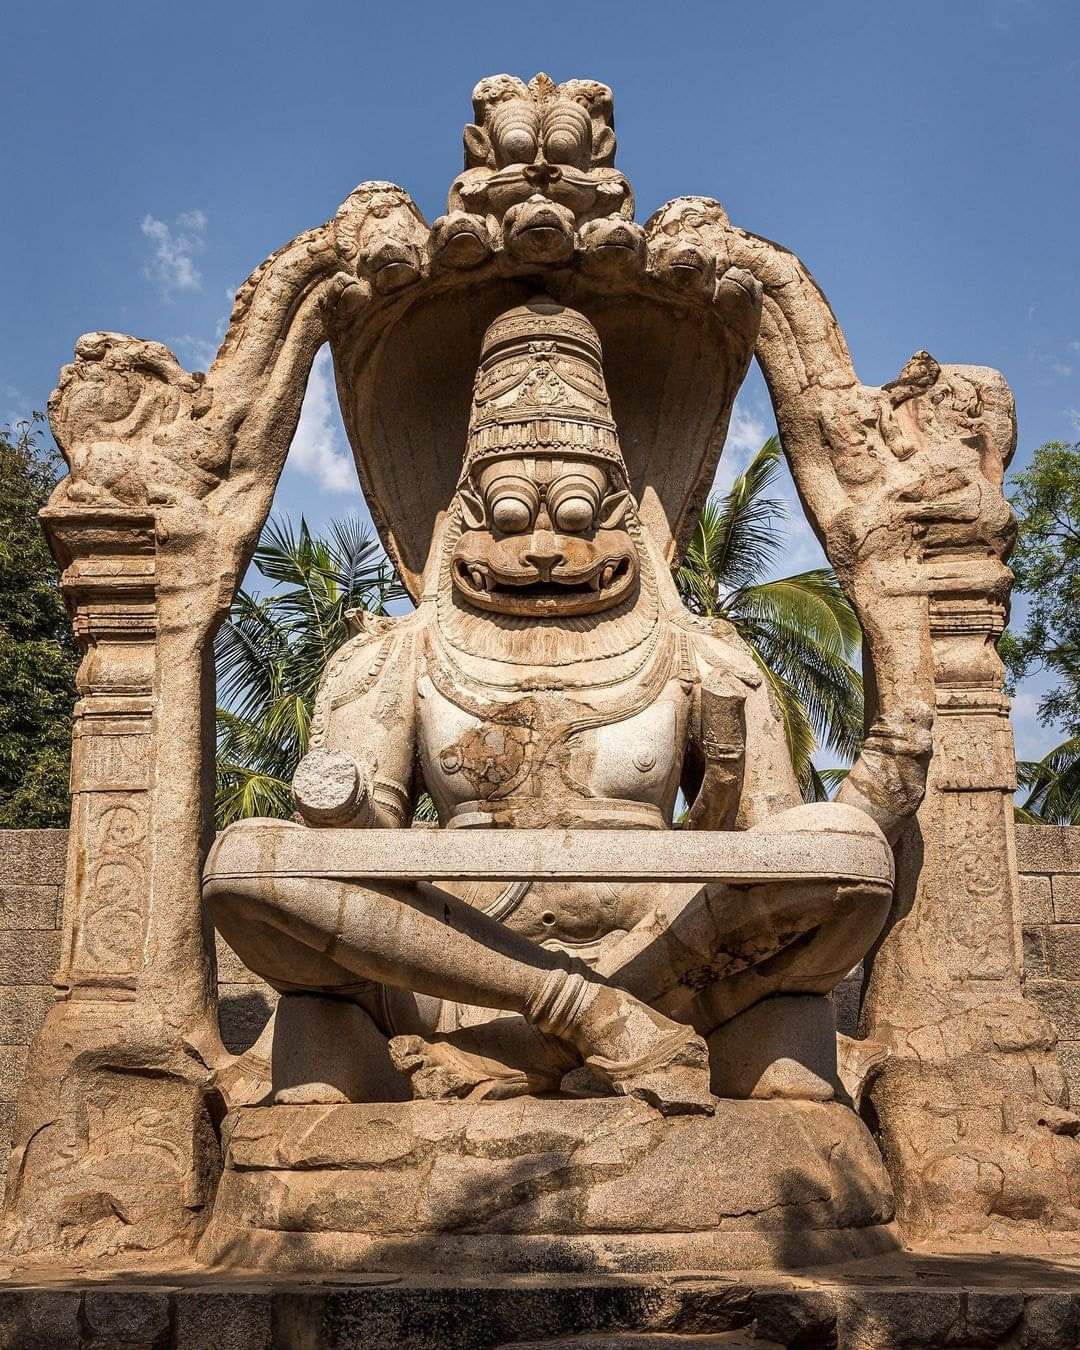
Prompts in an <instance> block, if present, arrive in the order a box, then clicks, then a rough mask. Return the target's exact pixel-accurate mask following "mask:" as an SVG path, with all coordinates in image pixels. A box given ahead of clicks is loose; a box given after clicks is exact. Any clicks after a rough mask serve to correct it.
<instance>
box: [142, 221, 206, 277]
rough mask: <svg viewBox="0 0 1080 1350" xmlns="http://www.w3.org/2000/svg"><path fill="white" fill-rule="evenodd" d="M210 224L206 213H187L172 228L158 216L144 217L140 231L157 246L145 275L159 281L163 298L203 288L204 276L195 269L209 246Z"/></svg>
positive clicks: (154, 247)
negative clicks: (200, 256) (206, 245)
mask: <svg viewBox="0 0 1080 1350" xmlns="http://www.w3.org/2000/svg"><path fill="white" fill-rule="evenodd" d="M206 225H207V220H206V213H205V212H204V211H183V212H181V214H180V215H179V216H177V218H176V220H175V221H174V223H173V225H172V226H169V225H167V224H166V223H165V221H163V220H158V218H157V217H156V216H151V215H146V216H144V217H143V220H142V224H141V226H140V227H139V228H140V229H141V231H142V233H143V235H144V236H145V237H146V238H147V239H148V240H149V241H150V243H151V245H152V246H153V257H152V258H151V260H150V261H149V262H148V263H147V264H146V265H145V267H144V268H143V275H144V276H145V277H146V278H147V279H148V280H149V281H156V282H157V284H158V285H159V286H160V287H161V291H162V294H163V295H165V296H169V295H171V294H172V293H173V291H197V290H200V289H201V288H202V274H201V273H200V272H199V269H198V268H197V267H196V266H195V262H194V255H195V254H196V253H201V252H202V250H203V248H204V247H205V244H206Z"/></svg>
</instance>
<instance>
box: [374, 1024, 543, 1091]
mask: <svg viewBox="0 0 1080 1350" xmlns="http://www.w3.org/2000/svg"><path fill="white" fill-rule="evenodd" d="M466 1036H467V1033H462V1032H457V1033H452V1034H451V1035H450V1036H447V1037H443V1038H440V1039H439V1040H431V1041H427V1040H424V1038H423V1037H422V1036H395V1037H394V1038H393V1039H392V1040H391V1042H390V1058H391V1059H392V1060H393V1061H394V1066H395V1068H397V1069H398V1071H399V1072H400V1073H403V1074H404V1075H405V1076H406V1078H408V1079H409V1084H410V1086H411V1088H412V1094H413V1097H414V1099H417V1098H418V1099H422V1100H426V1101H446V1100H466V1101H505V1100H506V1099H507V1098H509V1097H523V1096H529V1095H532V1096H535V1095H536V1094H538V1093H541V1092H556V1091H557V1090H558V1087H559V1079H560V1077H561V1067H560V1068H556V1069H554V1070H548V1071H546V1072H545V1071H544V1070H542V1069H532V1068H529V1069H524V1068H521V1069H519V1068H512V1067H510V1066H509V1065H506V1064H504V1063H502V1062H501V1061H500V1060H497V1059H492V1058H491V1057H490V1056H488V1055H484V1054H482V1053H480V1052H479V1051H478V1050H476V1049H470V1048H468V1043H467V1040H466ZM462 1041H465V1043H464V1044H462V1043H461V1042H462Z"/></svg>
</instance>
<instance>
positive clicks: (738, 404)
mask: <svg viewBox="0 0 1080 1350" xmlns="http://www.w3.org/2000/svg"><path fill="white" fill-rule="evenodd" d="M774 430H775V428H774V427H773V426H772V425H771V423H768V422H766V421H765V419H764V418H763V417H761V416H760V415H759V413H758V411H757V409H756V408H755V406H754V405H753V404H749V403H747V402H746V401H745V400H743V399H741V398H737V399H736V400H735V406H734V408H732V410H731V424H730V425H729V427H728V434H727V446H728V448H730V449H732V450H734V451H735V453H736V454H738V455H752V454H754V453H756V452H757V451H758V450H760V449H761V447H762V446H763V445H764V444H765V442H766V441H767V440H768V439H769V437H770V436H771V435H772V434H773V431H774Z"/></svg>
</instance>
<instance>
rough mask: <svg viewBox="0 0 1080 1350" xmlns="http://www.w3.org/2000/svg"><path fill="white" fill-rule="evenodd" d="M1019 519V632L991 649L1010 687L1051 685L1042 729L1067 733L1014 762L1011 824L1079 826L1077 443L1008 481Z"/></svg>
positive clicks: (1046, 450) (1041, 453) (1047, 453)
mask: <svg viewBox="0 0 1080 1350" xmlns="http://www.w3.org/2000/svg"><path fill="white" fill-rule="evenodd" d="M1010 483H1011V487H1012V492H1011V493H1010V497H1011V500H1012V504H1013V508H1014V510H1015V511H1016V514H1017V517H1018V518H1019V527H1018V530H1017V538H1016V548H1015V550H1014V552H1013V555H1012V559H1011V561H1010V566H1011V567H1012V569H1013V572H1014V574H1015V576H1016V589H1017V591H1019V592H1021V593H1022V594H1023V595H1024V596H1025V597H1026V599H1027V613H1026V616H1025V621H1024V625H1023V627H1022V628H1021V629H1009V630H1007V631H1006V632H1005V634H1004V635H1003V636H1002V639H1001V642H1000V643H999V644H998V646H999V650H1000V652H1001V655H1002V658H1003V660H1004V661H1005V665H1006V668H1007V669H1008V672H1009V684H1010V688H1015V686H1016V684H1017V682H1018V681H1019V680H1022V679H1024V678H1025V677H1026V676H1029V675H1034V674H1043V675H1047V676H1049V677H1050V678H1051V681H1052V683H1051V686H1050V688H1049V690H1048V691H1047V692H1046V693H1045V694H1044V695H1043V697H1042V699H1041V700H1040V702H1039V707H1038V718H1039V721H1040V722H1041V723H1042V724H1043V725H1044V726H1054V727H1061V728H1063V729H1064V730H1065V731H1066V732H1067V736H1066V738H1065V739H1064V740H1063V741H1062V742H1061V744H1059V745H1056V746H1055V747H1054V748H1053V749H1052V750H1050V751H1049V752H1048V753H1047V754H1046V755H1044V756H1043V758H1042V759H1041V760H1033V761H1026V760H1025V761H1021V762H1020V763H1019V764H1018V765H1017V778H1018V781H1019V784H1020V787H1021V789H1023V790H1025V791H1026V794H1027V795H1026V797H1025V798H1024V800H1023V802H1022V803H1021V804H1020V805H1019V806H1018V807H1017V808H1016V811H1017V818H1018V819H1020V820H1025V821H1031V822H1033V823H1039V822H1046V823H1048V824H1055V825H1077V824H1080V442H1074V443H1073V444H1071V445H1070V444H1068V443H1067V442H1065V441H1048V442H1047V443H1046V444H1045V445H1041V446H1039V448H1038V449H1037V450H1036V451H1035V454H1034V456H1033V457H1032V461H1031V465H1030V467H1029V468H1027V469H1025V470H1024V471H1023V472H1022V473H1017V474H1013V475H1012V478H1011V480H1010Z"/></svg>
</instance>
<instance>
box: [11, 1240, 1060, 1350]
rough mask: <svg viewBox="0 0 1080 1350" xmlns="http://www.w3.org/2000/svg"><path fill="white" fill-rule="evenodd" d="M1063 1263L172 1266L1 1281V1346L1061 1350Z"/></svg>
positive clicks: (909, 1259)
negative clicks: (428, 1270) (652, 1268)
mask: <svg viewBox="0 0 1080 1350" xmlns="http://www.w3.org/2000/svg"><path fill="white" fill-rule="evenodd" d="M1077 1268H1078V1267H1077V1258H1076V1257H1075V1256H1074V1257H1072V1258H1070V1259H1067V1260H1066V1259H1061V1260H1057V1261H1054V1260H1049V1259H1041V1260H1040V1259H1038V1258H1033V1257H1009V1256H1003V1255H1001V1254H991V1253H987V1252H982V1253H976V1252H974V1251H972V1252H969V1253H968V1254H967V1255H966V1256H965V1255H963V1254H961V1253H950V1254H940V1255H934V1254H933V1253H927V1252H919V1253H916V1254H914V1255H911V1254H907V1253H903V1254H894V1255H892V1256H885V1257H878V1258H874V1259H873V1260H872V1261H864V1262H856V1263H852V1264H850V1265H845V1266H840V1267H832V1268H829V1269H826V1270H819V1271H813V1272H808V1273H806V1274H804V1275H789V1276H786V1277H783V1279H782V1280H779V1279H778V1278H777V1277H776V1276H770V1275H768V1274H767V1273H752V1272H736V1271H731V1272H726V1273H723V1274H714V1275H708V1274H705V1273H703V1272H700V1271H696V1272H693V1271H683V1272H674V1273H671V1274H665V1275H662V1276H647V1277H642V1276H638V1277H628V1276H614V1277H612V1276H606V1277H605V1276H588V1275H580V1274H579V1275H570V1276H567V1275H557V1274H545V1275H542V1276H503V1277H484V1276H480V1277H477V1276H476V1275H475V1274H474V1275H473V1276H472V1277H470V1278H464V1279H459V1280H455V1279H453V1278H447V1277H446V1276H440V1275H429V1276H426V1277H419V1278H415V1279H414V1278H411V1277H405V1276H394V1275H367V1276H365V1275H356V1274H343V1275H338V1276H335V1277H334V1278H333V1279H332V1280H327V1281H325V1282H321V1281H319V1280H317V1279H306V1280H302V1281H300V1280H297V1281H289V1280H279V1281H275V1282H269V1281H267V1280H265V1279H262V1280H260V1279H258V1278H255V1279H253V1280H246V1281H243V1282H241V1281H239V1280H236V1279H235V1278H234V1279H233V1280H231V1281H230V1280H229V1279H228V1278H227V1277H226V1278H224V1279H223V1278H222V1277H220V1276H219V1277H215V1276H213V1275H211V1274H206V1273H204V1274H201V1275H199V1274H191V1273H188V1274H181V1275H177V1276H173V1277H171V1278H170V1279H168V1280H160V1281H155V1280H154V1279H153V1278H150V1279H147V1278H146V1277H144V1278H143V1280H142V1282H141V1283H140V1284H136V1283H134V1282H131V1281H125V1280H123V1279H118V1280H114V1281H112V1282H110V1283H109V1284H108V1285H106V1286H102V1285H101V1284H100V1283H86V1282H85V1281H80V1282H78V1283H75V1284H73V1285H71V1286H69V1287H66V1288H56V1287H53V1288H49V1289H29V1288H25V1287H10V1286H9V1287H7V1288H6V1289H5V1290H4V1291H2V1292H0V1347H5V1350H6V1347H9V1346H10V1347H26V1346H29V1347H31V1350H35V1348H37V1347H42V1348H43V1347H50V1350H52V1347H59V1350H64V1348H65V1347H72V1350H74V1347H78V1350H315V1347H316V1346H317V1347H318V1348H319V1350H357V1347H359V1346H362V1347H363V1350H511V1347H514V1346H518V1347H525V1346H530V1347H544V1348H545V1350H554V1348H555V1347H559V1350H571V1348H572V1350H582V1348H583V1347H593V1350H613V1348H614V1347H623V1348H624V1350H625V1347H634V1350H650V1347H651V1350H687V1348H688V1347H691V1346H699V1345H700V1346H703V1347H725V1346H726V1347H732V1346H734V1347H738V1346H746V1347H748V1350H749V1348H750V1347H757V1346H760V1347H761V1350H768V1348H769V1347H782V1348H783V1350H825V1348H826V1347H828V1348H829V1350H949V1348H950V1347H951V1350H977V1348H978V1350H995V1348H998V1350H1069V1348H1070V1347H1073V1346H1075V1345H1076V1344H1077V1343H1078V1341H1080V1324H1078V1320H1077V1319H1078V1314H1080V1293H1078V1292H1077V1279H1076V1276H1077ZM163 1314H164V1315H165V1316H166V1317H167V1319H168V1320H167V1322H166V1323H165V1324H164V1325H163ZM155 1329H156V1334H154V1335H152V1336H150V1335H143V1336H141V1337H140V1339H128V1338H121V1337H122V1336H126V1337H131V1336H133V1335H134V1336H139V1335H140V1333H144V1332H145V1333H150V1332H153V1331H154V1330H155Z"/></svg>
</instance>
